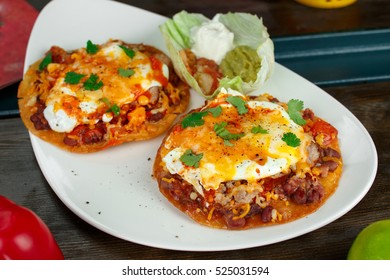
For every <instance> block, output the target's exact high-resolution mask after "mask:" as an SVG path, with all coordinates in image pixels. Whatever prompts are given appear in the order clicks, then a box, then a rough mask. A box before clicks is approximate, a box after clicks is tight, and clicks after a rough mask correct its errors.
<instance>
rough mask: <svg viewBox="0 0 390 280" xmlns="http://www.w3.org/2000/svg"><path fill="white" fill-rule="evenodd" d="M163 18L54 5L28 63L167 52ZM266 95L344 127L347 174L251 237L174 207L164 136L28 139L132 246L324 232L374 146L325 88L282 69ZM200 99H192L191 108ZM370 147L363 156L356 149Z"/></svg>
mask: <svg viewBox="0 0 390 280" xmlns="http://www.w3.org/2000/svg"><path fill="white" fill-rule="evenodd" d="M165 20H166V18H164V17H162V16H160V15H156V14H153V13H150V12H147V11H144V10H141V9H138V8H134V7H131V6H128V5H124V4H121V3H118V2H112V1H103V0H98V1H97V0H94V1H92V0H56V1H53V2H51V3H49V4H48V5H47V6H46V7H45V8H44V9H43V11H42V12H41V14H40V15H39V17H38V19H37V21H36V24H35V26H34V28H33V31H32V34H31V37H30V41H29V44H28V49H27V54H26V61H25V70H26V69H27V66H28V65H30V64H31V63H33V62H34V61H36V60H37V59H39V58H40V57H42V56H43V55H44V53H45V51H47V50H48V49H49V48H50V47H51V46H52V45H58V46H61V47H63V48H65V49H76V48H79V47H82V46H84V45H85V42H86V41H87V40H92V41H93V42H95V43H103V42H105V41H106V40H107V39H109V38H114V39H122V40H124V41H127V42H133V43H140V42H143V43H146V44H151V45H154V46H156V47H158V48H160V49H162V50H164V51H166V48H165V45H164V42H163V38H162V36H161V34H160V32H159V29H158V26H159V25H160V24H162V23H163V22H164V21H165ZM264 91H267V92H269V93H270V94H272V95H273V96H275V97H277V98H279V99H280V100H282V101H288V100H289V99H291V98H298V99H301V100H304V102H305V106H306V107H309V108H312V109H313V110H314V112H316V114H317V115H319V116H321V117H323V118H325V119H326V120H328V121H329V122H330V123H332V124H333V125H334V126H335V127H336V128H337V129H338V130H339V138H340V144H341V150H342V156H343V159H344V164H345V166H344V173H343V175H342V178H341V181H340V185H339V188H338V190H337V191H336V193H335V194H334V195H333V196H332V197H331V198H330V199H329V200H328V201H327V202H326V204H325V205H324V206H323V207H322V208H320V209H319V210H318V211H317V212H315V213H313V214H311V215H309V216H308V217H306V218H303V219H300V220H297V221H295V222H291V223H288V224H284V225H277V226H271V227H264V228H257V229H252V230H246V231H228V230H216V229H211V228H207V227H204V226H201V225H198V224H197V223H195V222H193V221H192V220H191V219H190V218H188V217H187V216H186V215H184V214H183V213H181V212H180V211H178V210H176V209H175V208H174V207H173V206H172V205H171V204H170V203H169V202H168V201H167V200H166V199H165V198H164V197H163V196H162V195H161V194H160V192H159V191H158V187H157V184H156V182H155V181H154V179H153V178H152V177H151V173H152V165H153V159H154V156H155V153H156V151H157V148H158V146H159V145H160V142H161V140H162V137H163V136H161V137H158V138H156V139H153V140H150V141H145V142H138V143H128V144H124V145H121V146H118V147H114V148H111V149H108V150H106V151H102V152H99V153H94V154H88V155H80V154H71V153H68V152H65V151H62V150H59V149H58V148H56V147H54V146H52V145H50V144H48V143H46V142H43V141H41V140H40V139H38V138H37V137H35V136H33V135H31V143H32V146H33V148H34V152H35V155H36V158H37V160H38V162H39V165H40V168H41V170H42V172H43V174H44V176H45V177H46V179H47V181H48V182H49V184H50V186H51V187H52V188H53V190H54V192H55V193H56V194H57V195H58V196H59V198H60V199H61V200H62V201H63V202H64V203H65V204H66V206H67V207H69V208H70V209H71V210H72V211H73V212H74V213H76V214H77V215H78V216H79V217H80V218H82V219H84V220H85V221H87V222H88V223H90V224H91V225H93V226H95V227H97V228H99V229H100V230H102V231H104V232H107V233H109V234H112V235H114V236H116V237H119V238H122V239H125V240H128V241H132V242H135V243H139V244H143V245H148V246H153V247H159V248H166V249H176V250H188V251H217V250H230V249H241V248H249V247H255V246H262V245H266V244H271V243H275V242H280V241H283V240H286V239H289V238H293V237H296V236H299V235H302V234H305V233H307V232H310V231H313V230H315V229H318V228H320V227H322V226H324V225H326V224H328V223H330V222H332V221H334V220H335V219H337V218H339V217H340V216H342V215H343V214H345V213H346V212H347V211H349V210H350V209H351V208H352V207H354V206H355V205H356V204H357V203H358V202H359V201H360V200H361V199H362V198H363V196H364V195H365V194H366V193H367V191H368V190H369V188H370V187H371V184H372V182H373V180H374V178H375V175H376V170H377V154H376V149H375V146H374V144H373V141H372V139H371V137H370V135H369V134H368V133H367V131H366V129H365V128H364V127H363V125H362V124H361V123H360V122H359V121H358V119H356V117H354V116H353V115H352V113H350V112H349V111H348V110H347V109H346V108H345V107H343V106H342V105H341V104H340V103H339V102H338V101H336V100H335V99H333V98H332V97H331V96H329V95H328V94H327V93H326V92H324V91H323V90H321V89H320V88H318V87H317V86H315V85H313V84H312V83H310V82H308V81H307V80H305V79H303V78H302V77H300V76H298V75H296V74H295V73H293V72H291V71H290V70H288V69H286V68H284V67H283V66H281V65H279V64H277V65H276V69H275V72H274V74H273V77H272V78H271V79H270V80H269V82H268V83H267V85H266V87H265V89H264ZM202 103H203V100H202V99H201V98H200V97H199V96H197V95H196V94H195V93H193V97H192V99H191V104H190V106H191V108H193V107H198V106H200V105H201V104H202ZM356 151H364V152H356Z"/></svg>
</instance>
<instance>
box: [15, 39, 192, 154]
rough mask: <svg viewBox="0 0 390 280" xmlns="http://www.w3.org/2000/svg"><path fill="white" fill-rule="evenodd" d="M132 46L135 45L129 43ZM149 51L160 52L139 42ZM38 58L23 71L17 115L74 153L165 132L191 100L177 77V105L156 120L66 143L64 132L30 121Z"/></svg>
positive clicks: (39, 133) (42, 135)
mask: <svg viewBox="0 0 390 280" xmlns="http://www.w3.org/2000/svg"><path fill="white" fill-rule="evenodd" d="M131 46H134V45H131ZM142 48H145V49H146V50H147V52H149V53H159V52H160V51H159V50H157V49H156V48H154V47H151V46H147V45H142ZM40 62H41V60H39V61H37V62H35V63H34V64H32V65H31V66H30V68H29V69H28V71H27V72H26V73H25V75H24V78H23V80H22V82H21V83H20V85H19V89H18V105H19V111H20V116H21V118H22V120H23V123H24V124H25V126H26V127H27V129H28V130H29V131H30V132H31V133H32V134H34V135H35V136H37V137H39V138H40V139H42V140H44V141H47V142H49V143H51V144H54V145H56V146H58V147H59V148H62V149H64V150H67V151H70V152H76V153H91V152H97V151H100V150H103V149H106V148H108V147H111V146H115V145H119V144H122V143H125V142H132V141H141V140H146V139H151V138H154V137H156V136H158V135H160V134H162V133H164V132H165V131H166V130H167V129H168V128H169V127H170V126H171V124H172V123H173V121H174V120H175V119H176V117H177V116H178V115H179V114H181V113H183V112H184V111H185V110H186V108H187V107H188V104H189V100H190V90H189V87H188V85H187V84H185V83H184V82H182V81H181V80H180V79H178V78H177V79H175V80H177V82H176V83H177V84H176V88H177V89H179V91H180V102H179V104H175V105H171V107H170V108H169V109H168V111H167V113H166V114H165V116H164V117H163V118H162V119H161V120H159V121H157V122H149V121H145V122H144V123H143V124H142V126H140V127H138V128H137V130H133V131H128V130H126V129H125V128H124V127H117V128H116V129H117V133H115V135H113V134H109V133H106V135H105V137H104V139H103V141H101V142H99V143H94V144H86V145H78V146H69V145H66V144H65V143H64V141H63V140H64V137H65V133H59V132H56V131H53V130H37V129H36V128H35V127H34V123H33V122H32V121H31V120H30V117H31V116H32V115H33V114H34V113H35V112H36V111H37V108H36V102H37V99H38V95H39V93H38V92H34V91H32V90H31V88H34V87H33V84H34V83H35V82H36V81H37V79H38V67H39V64H40ZM170 75H175V73H173V71H170Z"/></svg>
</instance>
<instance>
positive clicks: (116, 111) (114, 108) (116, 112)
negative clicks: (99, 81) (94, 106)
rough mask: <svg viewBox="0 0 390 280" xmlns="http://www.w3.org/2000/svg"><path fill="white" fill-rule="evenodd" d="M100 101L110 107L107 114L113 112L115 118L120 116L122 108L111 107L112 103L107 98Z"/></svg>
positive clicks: (114, 105)
mask: <svg viewBox="0 0 390 280" xmlns="http://www.w3.org/2000/svg"><path fill="white" fill-rule="evenodd" d="M100 101H102V102H103V103H104V104H106V105H107V106H108V107H109V109H108V111H107V112H110V111H111V112H113V113H114V115H115V116H119V113H120V111H121V108H119V106H118V105H116V104H113V105H111V102H110V101H109V100H108V98H107V97H103V98H100Z"/></svg>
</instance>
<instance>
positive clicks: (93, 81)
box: [84, 74, 103, 90]
mask: <svg viewBox="0 0 390 280" xmlns="http://www.w3.org/2000/svg"><path fill="white" fill-rule="evenodd" d="M102 86H103V82H102V81H99V77H98V76H97V75H96V74H91V76H89V78H88V80H86V81H85V82H84V88H85V89H86V90H98V89H100V88H101V87H102Z"/></svg>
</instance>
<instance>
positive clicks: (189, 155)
mask: <svg viewBox="0 0 390 280" xmlns="http://www.w3.org/2000/svg"><path fill="white" fill-rule="evenodd" d="M202 157H203V154H202V153H201V154H194V153H193V152H192V150H191V149H188V150H187V151H185V152H184V154H182V156H181V157H180V160H181V162H182V163H184V164H185V165H187V166H192V167H195V168H198V167H199V161H200V160H201V159H202Z"/></svg>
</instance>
